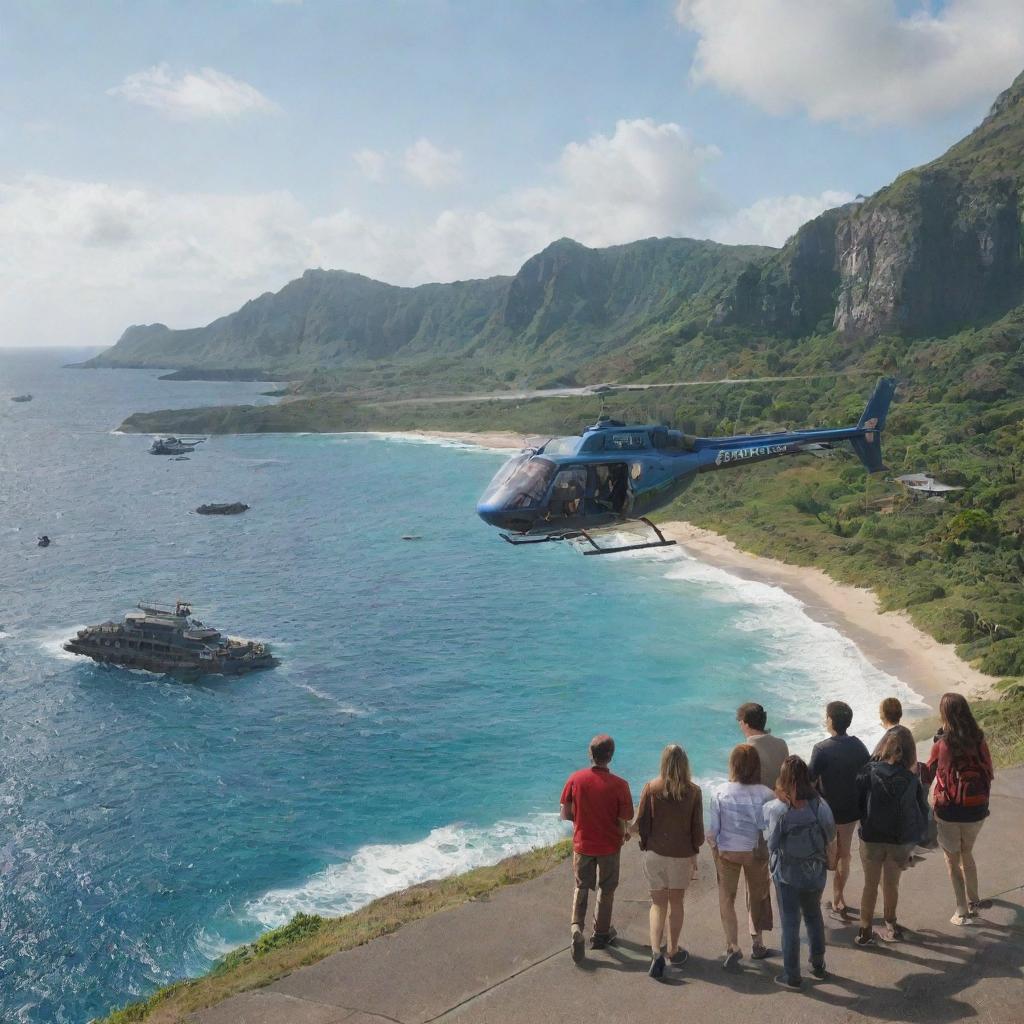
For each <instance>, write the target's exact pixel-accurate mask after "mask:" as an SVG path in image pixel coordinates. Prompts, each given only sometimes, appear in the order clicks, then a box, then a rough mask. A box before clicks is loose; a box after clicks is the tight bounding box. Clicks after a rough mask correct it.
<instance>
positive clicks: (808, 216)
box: [713, 190, 855, 246]
mask: <svg viewBox="0 0 1024 1024" xmlns="http://www.w3.org/2000/svg"><path fill="white" fill-rule="evenodd" d="M854 198H855V197H854V196H853V195H852V194H851V193H849V192H835V191H831V190H828V191H825V192H822V193H821V195H818V196H795V195H794V196H770V197H768V198H767V199H758V200H757V202H755V203H751V205H750V206H746V207H744V208H743V209H742V210H737V211H736V212H735V213H733V214H731V215H730V216H729V217H727V218H725V219H724V220H723V221H721V222H720V223H719V224H718V225H716V227H715V229H714V231H713V235H714V237H715V238H716V239H717V240H718V241H719V242H730V243H734V244H735V243H746V244H750V245H775V246H779V245H782V244H783V242H785V241H786V239H787V238H789V237H790V235H792V234H793V233H794V232H795V231H796V229H797V228H798V227H800V225H801V224H806V223H807V221H809V220H812V219H813V218H814V217H817V216H818V214H819V213H822V212H823V211H824V210H831V209H832V208H833V207H834V206H842V205H844V204H845V203H849V202H851V201H852V200H853V199H854Z"/></svg>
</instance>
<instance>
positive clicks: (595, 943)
mask: <svg viewBox="0 0 1024 1024" xmlns="http://www.w3.org/2000/svg"><path fill="white" fill-rule="evenodd" d="M616 935H618V932H617V931H616V930H615V929H614V928H609V929H608V934H607V935H598V934H597V932H594V934H593V935H592V936H591V937H590V948H591V949H604V947H605V946H610V945H612V943H613V942H615V936H616Z"/></svg>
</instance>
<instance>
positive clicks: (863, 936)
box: [853, 928, 875, 946]
mask: <svg viewBox="0 0 1024 1024" xmlns="http://www.w3.org/2000/svg"><path fill="white" fill-rule="evenodd" d="M853 941H854V944H855V945H857V946H873V945H874V944H875V933H874V932H873V931H872V930H871V929H870V928H858V929H857V934H856V936H854V939H853Z"/></svg>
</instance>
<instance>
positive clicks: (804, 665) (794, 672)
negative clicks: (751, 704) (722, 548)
mask: <svg viewBox="0 0 1024 1024" xmlns="http://www.w3.org/2000/svg"><path fill="white" fill-rule="evenodd" d="M674 557H675V561H674V563H673V565H672V568H671V569H669V571H668V572H667V573H666V574H665V575H666V578H668V579H671V580H677V581H679V582H681V583H692V584H696V585H698V586H699V588H700V594H701V597H702V598H705V599H710V600H714V601H718V602H721V603H725V604H732V605H737V606H739V607H740V608H741V609H743V610H742V611H741V613H740V615H739V618H738V619H737V620H736V622H735V623H734V627H733V628H735V629H739V630H741V631H743V632H745V633H750V634H754V635H756V637H757V641H758V645H759V647H761V649H762V650H765V651H766V653H767V659H766V661H764V662H763V663H762V666H761V667H762V668H767V669H769V673H768V675H769V677H770V678H771V679H773V682H771V683H769V684H768V685H769V687H770V691H771V693H772V695H773V696H774V697H775V698H776V700H777V703H778V706H779V707H780V709H782V710H784V711H786V712H788V714H789V715H790V717H793V718H796V719H805V720H807V719H810V718H814V719H815V720H814V722H813V724H811V723H810V722H809V724H808V725H807V727H806V728H805V729H802V730H799V731H797V732H791V733H790V734H788V735H787V737H786V739H787V741H788V742H789V745H790V749H791V750H792V751H793V752H794V753H799V754H801V755H803V756H807V755H808V754H809V753H810V750H811V747H812V746H813V745H814V743H816V742H817V741H818V740H820V739H822V738H823V735H824V731H823V730H824V707H825V704H827V703H828V702H829V701H830V700H845V701H846V702H847V703H848V704H849V705H850V706H851V708H852V709H853V714H854V727H853V730H852V731H853V732H855V733H856V734H857V735H858V736H860V738H861V739H863V740H864V742H865V743H867V744H868V745H869V746H870V745H872V744H873V743H874V742H875V740H876V739H877V738H878V737H879V736H880V735H881V732H882V729H881V726H880V725H879V724H878V703H879V701H881V699H882V698H883V697H889V696H895V697H898V698H899V699H900V701H901V702H902V703H903V706H904V709H905V710H906V711H907V712H909V713H910V714H911V716H913V714H914V713H915V712H919V713H923V712H924V711H925V710H927V707H928V705H927V704H926V703H925V701H924V700H923V699H922V698H921V696H920V695H919V694H918V693H916V692H915V691H914V690H913V689H911V688H910V687H909V686H908V685H907V684H906V683H905V682H903V680H901V679H898V678H897V677H896V676H893V675H891V674H890V673H888V672H885V671H883V670H882V669H880V668H877V667H876V666H875V665H872V664H871V662H870V661H868V659H867V658H866V657H865V656H864V653H863V652H862V651H861V650H860V648H859V647H857V645H856V644H855V643H854V642H853V641H852V640H850V639H849V638H848V637H846V636H844V635H843V634H842V633H840V632H839V630H837V629H835V628H834V627H832V626H829V625H827V624H826V623H823V622H818V621H817V620H816V619H814V618H812V617H811V616H810V615H809V614H808V612H807V608H806V606H805V605H804V603H803V602H802V601H800V600H799V599H798V598H796V597H794V596H793V595H792V594H790V593H788V592H787V591H785V590H783V589H782V588H781V587H776V586H772V585H770V584H768V583H762V582H759V581H757V580H747V579H743V578H742V577H740V576H734V575H733V574H732V573H730V572H728V571H727V570H725V569H720V568H718V567H716V566H712V565H707V564H706V563H704V562H701V561H698V560H697V559H695V558H693V557H691V556H690V555H687V554H686V553H685V552H678V553H677V554H676V555H675V556H674ZM765 703H767V701H765Z"/></svg>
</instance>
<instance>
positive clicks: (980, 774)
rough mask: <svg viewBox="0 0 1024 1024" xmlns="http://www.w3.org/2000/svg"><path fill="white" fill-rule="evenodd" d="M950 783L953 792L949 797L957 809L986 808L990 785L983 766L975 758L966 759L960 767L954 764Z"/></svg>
mask: <svg viewBox="0 0 1024 1024" xmlns="http://www.w3.org/2000/svg"><path fill="white" fill-rule="evenodd" d="M952 781H953V792H952V793H950V797H951V798H952V801H953V803H955V804H956V805H957V806H958V807H986V806H988V797H989V789H990V786H991V783H990V782H989V777H988V772H987V771H986V770H985V766H984V765H983V764H982V763H981V760H980V759H979V758H978V757H977V756H974V757H970V758H968V760H967V763H966V764H964V765H963V766H962V767H961V766H959V765H957V764H955V763H954V765H953V780H952Z"/></svg>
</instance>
